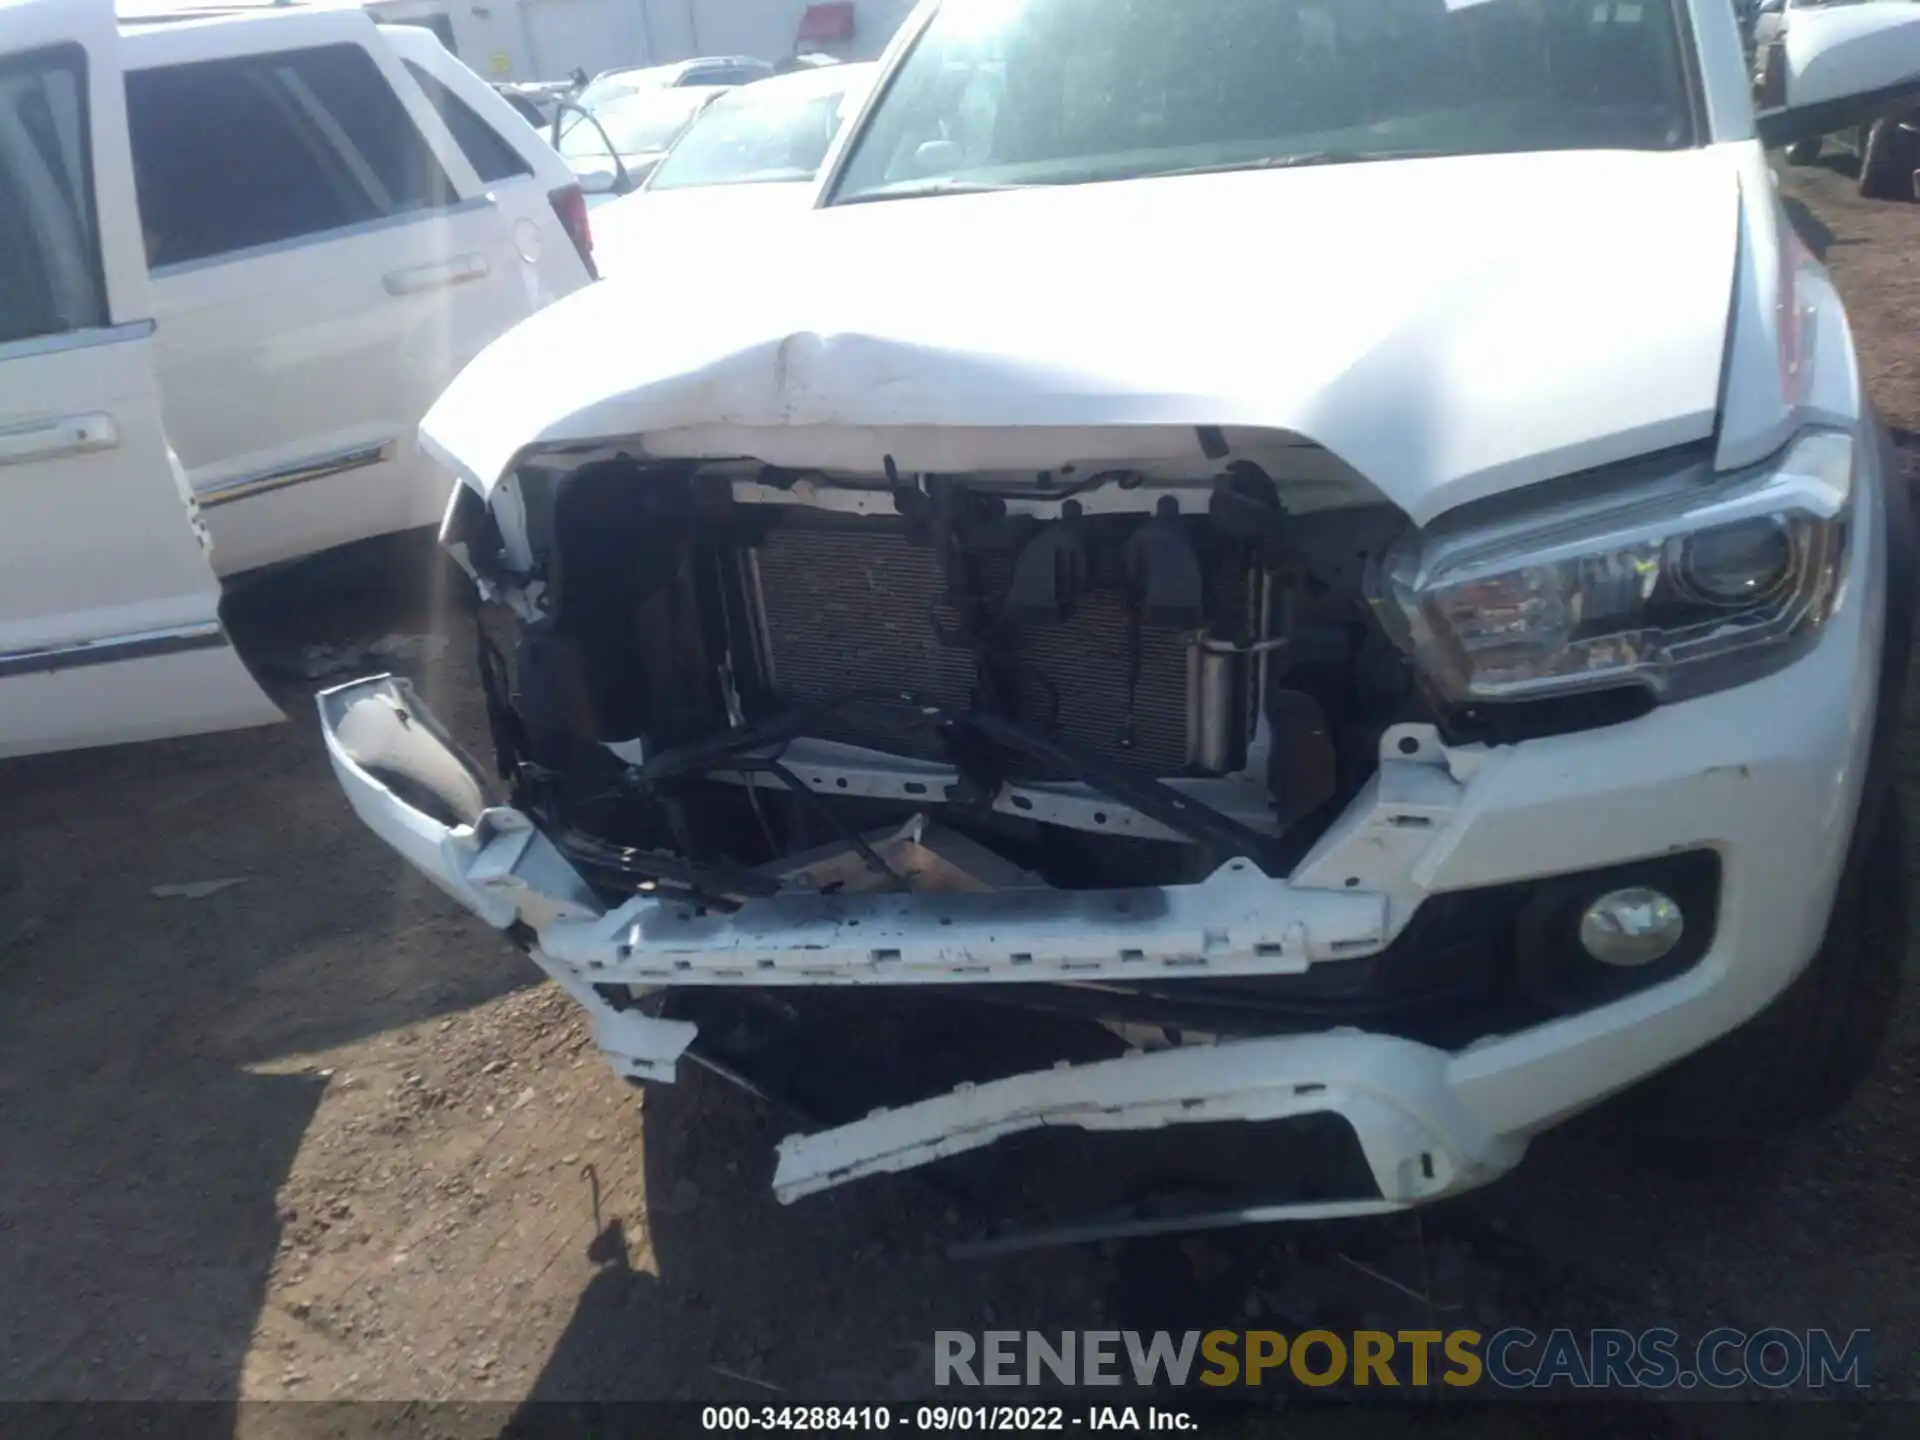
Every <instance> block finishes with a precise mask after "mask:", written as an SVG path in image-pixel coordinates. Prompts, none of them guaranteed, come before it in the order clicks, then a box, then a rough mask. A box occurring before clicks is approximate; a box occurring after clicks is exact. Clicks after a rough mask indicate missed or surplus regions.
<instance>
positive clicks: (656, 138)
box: [553, 85, 727, 206]
mask: <svg viewBox="0 0 1920 1440" xmlns="http://www.w3.org/2000/svg"><path fill="white" fill-rule="evenodd" d="M591 88H592V87H591V86H589V87H588V90H583V91H582V92H581V94H580V98H579V99H577V100H567V101H562V102H561V103H560V105H559V108H558V110H557V112H556V113H555V115H554V119H553V148H554V149H555V150H557V151H558V152H559V153H560V157H561V158H562V159H563V160H565V161H566V163H567V165H568V166H569V167H570V168H571V170H572V172H573V175H574V177H575V180H576V181H577V183H578V184H579V185H580V187H581V188H582V189H583V190H584V191H585V192H586V194H587V197H588V203H589V204H590V205H595V206H598V205H601V204H604V203H605V202H606V201H607V200H610V199H612V198H613V197H614V196H616V195H626V194H629V193H631V192H632V191H633V190H634V189H636V188H637V187H638V186H639V185H641V184H642V183H643V182H644V181H645V180H646V178H647V176H648V175H649V174H650V173H651V172H652V170H653V167H654V166H655V165H657V164H659V163H660V158H661V157H662V156H663V155H665V154H666V153H667V150H668V149H669V148H670V147H671V146H672V145H673V142H674V141H676V140H678V139H679V138H680V136H681V135H682V134H683V133H684V132H685V131H686V129H687V127H688V126H689V125H691V124H692V123H693V121H694V117H695V116H697V115H698V114H699V113H700V112H701V111H702V110H704V109H705V108H706V107H707V106H708V105H711V104H712V103H713V102H714V101H715V100H717V99H718V98H719V97H720V96H722V95H724V94H726V93H727V92H726V91H725V90H724V89H716V88H713V87H711V86H653V85H648V86H641V87H639V88H636V89H620V90H613V91H606V92H602V95H601V97H600V98H599V99H597V100H595V99H592V98H590V97H589V94H588V91H590V90H591Z"/></svg>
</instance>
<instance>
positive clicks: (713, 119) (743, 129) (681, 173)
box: [594, 65, 879, 278]
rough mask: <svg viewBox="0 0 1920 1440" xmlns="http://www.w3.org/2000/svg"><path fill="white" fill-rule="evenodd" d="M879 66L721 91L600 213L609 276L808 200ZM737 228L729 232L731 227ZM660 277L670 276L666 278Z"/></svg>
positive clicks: (745, 232) (746, 233)
mask: <svg viewBox="0 0 1920 1440" xmlns="http://www.w3.org/2000/svg"><path fill="white" fill-rule="evenodd" d="M878 68H879V67H878V66H875V65H833V66H830V67H826V68H820V69H807V70H803V71H798V72H796V73H794V74H790V75H782V76H778V77H776V78H774V79H772V80H761V81H759V82H757V83H756V84H752V85H743V86H741V87H740V88H739V89H737V90H731V91H728V92H727V93H726V94H724V95H722V96H720V97H719V98H717V99H715V100H714V101H713V102H712V103H711V104H709V105H708V106H707V107H706V108H705V109H703V110H702V111H701V112H700V115H699V118H697V119H696V120H695V121H694V122H693V124H692V125H690V126H689V127H688V128H687V130H686V132H685V133H684V134H683V135H681V137H680V138H679V140H677V141H675V142H674V145H673V148H672V149H670V150H668V151H667V154H666V157H665V158H664V159H662V160H661V161H660V163H659V164H658V165H656V166H655V167H654V168H653V172H652V173H651V174H650V175H649V176H648V177H647V179H646V182H645V183H644V184H643V185H642V186H641V187H640V189H639V191H638V193H636V194H633V195H629V196H627V197H626V198H624V199H622V200H619V201H616V202H615V203H613V204H610V205H608V206H606V207H605V208H603V209H601V210H599V211H598V212H597V213H596V214H595V216H594V223H595V226H596V233H597V235H598V237H599V249H598V251H597V254H598V256H599V260H600V264H601V267H602V269H603V270H604V272H605V273H606V274H608V275H619V274H624V273H627V272H629V271H637V272H640V273H642V274H644V273H646V271H647V269H648V267H650V266H659V265H662V264H665V263H667V262H666V261H665V260H664V259H663V256H664V254H665V253H666V252H667V250H668V247H670V246H671V245H673V244H675V243H677V242H680V241H683V240H684V241H691V242H692V243H694V244H696V245H702V244H715V243H725V242H726V241H728V240H731V239H740V240H742V241H745V242H747V245H748V251H749V253H742V255H741V257H740V259H741V263H742V264H744V265H754V264H758V263H762V262H761V261H760V260H758V259H757V258H756V257H755V256H754V255H753V254H752V253H750V251H751V249H753V248H757V247H758V246H759V245H760V244H761V240H762V237H761V235H760V233H759V231H758V230H757V229H756V228H755V227H756V226H757V225H758V224H759V222H760V221H762V220H763V219H765V218H766V217H768V216H769V215H775V214H779V213H781V212H791V211H801V210H804V209H806V207H807V204H808V202H809V200H811V199H812V196H813V182H814V178H815V176H816V175H818V173H819V170H820V165H821V162H822V161H823V160H825V159H826V156H827V151H828V149H829V147H831V145H832V144H833V139H834V136H836V135H837V134H838V133H839V131H840V127H841V126H842V125H843V124H844V123H845V122H846V119H847V117H848V116H849V115H850V114H852V113H853V112H854V111H856V110H858V109H859V108H860V105H861V102H862V101H863V100H864V99H865V98H866V93H867V89H868V87H869V86H871V84H872V83H873V78H874V76H875V74H876V72H877V71H878ZM729 232H731V233H729ZM663 278H664V277H663Z"/></svg>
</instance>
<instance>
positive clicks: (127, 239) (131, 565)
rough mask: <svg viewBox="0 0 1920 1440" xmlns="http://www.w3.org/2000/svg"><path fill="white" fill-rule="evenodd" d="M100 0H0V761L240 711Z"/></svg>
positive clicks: (215, 724) (241, 696)
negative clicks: (170, 426) (175, 445)
mask: <svg viewBox="0 0 1920 1440" xmlns="http://www.w3.org/2000/svg"><path fill="white" fill-rule="evenodd" d="M121 48H122V42H121V37H120V36H119V34H118V33H117V31H116V29H115V25H114V19H113V12H112V9H111V7H110V6H109V5H108V4H107V3H106V0H9V3H6V4H0V481H4V486H5V488H4V494H5V496H6V505H7V511H6V523H5V524H4V525H0V755H22V754H31V753H34V752H36V751H41V750H54V749H63V748H73V747H78V746H86V745H107V744H115V743H118V742H121V741H129V740H146V739H156V738H159V737H162V736H167V735H179V734H186V733H189V732H192V731H197V730H215V729H224V728H231V727H235V726H241V725H253V724H261V723H264V722H267V721H271V720H274V719H277V718H279V712H278V711H277V710H276V709H275V708H274V706H273V704H272V703H271V702H270V701H269V700H268V699H267V697H266V696H265V695H264V694H263V693H262V692H261V691H260V689H259V687H258V686H257V685H256V684H255V683H254V682H253V679H252V677H251V676H249V675H248V673H247V670H246V668H245V667H244V666H243V665H242V664H241V662H240V659H239V657H238V656H237V655H236V654H235V653H234V650H233V647H232V645H231V643H230V642H229V641H228V639H227V635H226V631H225V629H224V627H223V626H222V625H221V623H220V609H219V606H220V593H221V592H220V585H219V583H218V581H217V580H216V579H215V577H214V573H213V567H212V565H211V563H210V562H209V559H208V556H207V552H206V544H205V535H204V532H203V531H202V529H201V528H200V526H199V524H198V522H197V520H196V519H195V517H194V514H193V503H192V499H191V497H190V495H189V493H188V491H187V488H186V478H185V477H184V476H183V475H182V474H181V473H180V470H179V468H178V467H177V466H176V465H175V464H174V462H173V459H172V456H171V455H170V453H169V450H168V444H167V440H168V436H167V431H166V429H165V427H164V426H163V424H162V421H161V404H160V395H159V391H158V388H157V387H156V384H155V380H154V370H155V361H156V355H155V350H156V334H157V331H156V327H155V318H156V315H157V314H158V313H159V312H158V310H157V307H156V304H155V300H154V290H153V287H152V286H151V285H150V283H149V280H148V275H147V262H146V256H145V255H144V254H143V253H142V252H143V246H142V242H141V234H140V215H139V211H138V209H137V207H136V204H135V200H134V185H133V158H132V154H131V151H130V147H129V145H128V139H127V125H126V114H127V111H126V104H127V99H126V91H125V87H124V85H123V83H122V80H121V65H120V57H121Z"/></svg>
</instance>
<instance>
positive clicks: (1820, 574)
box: [1373, 430, 1855, 704]
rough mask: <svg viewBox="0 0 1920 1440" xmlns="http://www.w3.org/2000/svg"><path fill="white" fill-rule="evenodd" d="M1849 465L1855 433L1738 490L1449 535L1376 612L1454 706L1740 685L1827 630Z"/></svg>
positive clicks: (1628, 493)
mask: <svg viewBox="0 0 1920 1440" xmlns="http://www.w3.org/2000/svg"><path fill="white" fill-rule="evenodd" d="M1854 459H1855V444H1854V439H1853V437H1852V436H1851V435H1850V434H1847V433H1844V432H1841V431H1834V430H1819V431H1808V432H1806V433H1804V434H1802V435H1801V436H1799V437H1798V438H1797V439H1796V440H1795V441H1794V442H1793V443H1792V444H1791V445H1789V446H1788V447H1787V448H1786V449H1785V450H1783V451H1782V452H1781V453H1780V454H1779V455H1777V456H1775V457H1774V458H1773V459H1772V460H1770V461H1768V462H1767V463H1766V464H1764V465H1762V466H1759V467H1757V468H1756V469H1754V470H1751V471H1745V472H1741V473H1739V474H1735V475H1731V476H1727V475H1713V474H1710V473H1707V472H1706V471H1705V470H1704V469H1696V470H1694V471H1691V472H1688V473H1685V474H1681V475H1677V476H1668V477H1665V478H1663V479H1659V480H1656V481H1654V482H1651V483H1637V484H1632V485H1630V486H1628V487H1627V488H1626V489H1624V490H1621V489H1617V488H1612V487H1608V488H1607V489H1605V490H1603V491H1602V492H1601V493H1595V494H1591V495H1580V496H1575V497H1573V498H1571V499H1569V500H1568V501H1567V503H1565V504H1562V505H1560V506H1558V507H1557V508H1555V509H1553V510H1551V511H1535V512H1533V513H1531V514H1528V515H1525V516H1514V517H1506V518H1502V519H1499V520H1496V521H1492V522H1485V523H1476V524H1471V525H1461V524H1455V525H1452V526H1449V525H1447V524H1446V523H1445V521H1444V519H1443V521H1442V522H1441V523H1440V524H1437V525H1436V526H1434V527H1433V528H1432V529H1430V530H1428V531H1424V532H1413V533H1410V534H1409V535H1408V536H1406V537H1405V538H1404V539H1403V540H1402V541H1401V542H1400V543H1398V544H1396V545H1395V546H1394V547H1393V548H1391V549H1390V550H1389V551H1388V552H1387V554H1386V555H1385V556H1383V557H1382V559H1381V562H1380V565H1379V569H1378V571H1377V573H1376V575H1375V577H1374V585H1373V590H1374V603H1375V607H1376V610H1377V613H1379V615H1380V618H1381V621H1382V623H1383V624H1384V625H1385V626H1386V628H1387V630H1388V631H1389V633H1391V634H1392V635H1393V637H1394V639H1395V640H1396V641H1397V642H1398V643H1399V644H1400V646H1401V648H1402V649H1404V650H1405V651H1407V653H1408V654H1410V655H1411V656H1413V657H1414V659H1415V660H1416V661H1417V662H1418V663H1419V665H1420V667H1421V668H1422V670H1423V671H1424V672H1425V673H1426V675H1427V677H1428V678H1429V680H1430V681H1431V682H1432V683H1433V685H1434V686H1435V687H1436V688H1437V689H1438V690H1439V692H1440V693H1441V694H1442V695H1443V696H1444V697H1445V698H1446V699H1448V700H1450V701H1452V702H1455V703H1462V704H1466V703H1474V702H1484V701H1503V700H1526V699H1534V698H1537V697H1541V696H1547V695H1557V694H1564V693H1567V692H1570V691H1577V690H1595V689H1603V688H1612V687H1617V686H1622V685H1643V686H1646V687H1647V688H1649V689H1650V690H1652V691H1653V692H1654V693H1655V695H1656V696H1657V697H1659V698H1661V699H1679V698H1684V697H1685V696H1687V695H1693V694H1699V693H1701V692H1703V691H1707V690H1714V689H1719V688H1722V687H1724V686H1726V685H1731V684H1737V683H1741V682H1743V681H1746V680H1750V679H1753V678H1754V677H1756V676H1758V675H1760V674H1764V673H1766V672H1767V671H1769V670H1773V669H1777V668H1779V667H1780V666H1782V665H1784V664H1786V663H1788V662H1789V661H1791V660H1792V659H1794V658H1795V657H1796V656H1798V655H1799V654H1801V653H1802V652H1803V651H1804V650H1805V649H1806V648H1807V647H1808V646H1809V645H1811V644H1812V643H1813V641H1814V639H1815V638H1816V637H1817V636H1818V634H1819V631H1820V627H1821V626H1822V625H1823V624H1824V623H1825V622H1826V620H1827V617H1828V616H1829V615H1831V614H1832V612H1833V607H1834V604H1835V602H1836V600H1837V598H1838V596H1839V594H1840V588H1841V582H1842V580H1843V579H1844V577H1845V573H1846V561H1847V538H1848V536H1847V531H1848V520H1849V516H1850V514H1851V507H1852V498H1853V485H1854V474H1853V472H1854ZM1604 483H1605V481H1604V477H1596V486H1600V485H1604Z"/></svg>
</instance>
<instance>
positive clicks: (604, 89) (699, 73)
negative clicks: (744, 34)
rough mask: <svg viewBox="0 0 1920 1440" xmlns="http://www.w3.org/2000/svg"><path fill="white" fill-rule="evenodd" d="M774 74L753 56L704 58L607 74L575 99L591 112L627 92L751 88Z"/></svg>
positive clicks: (583, 90)
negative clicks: (660, 89)
mask: <svg viewBox="0 0 1920 1440" xmlns="http://www.w3.org/2000/svg"><path fill="white" fill-rule="evenodd" d="M773 73H774V66H773V65H772V64H771V63H769V62H768V61H765V60H761V59H757V58H756V57H754V56H752V55H703V56H699V57H697V58H695V59H692V60H677V61H675V62H674V63H673V64H671V65H639V66H633V67H630V68H627V69H622V70H603V71H601V72H600V73H599V74H598V75H596V76H594V77H593V79H592V80H591V81H589V82H588V83H587V85H586V86H585V87H584V88H583V89H582V90H581V93H580V94H579V95H578V96H576V97H575V98H576V99H578V100H579V101H580V102H581V103H582V104H583V105H586V106H587V107H588V108H589V109H591V108H593V107H594V106H596V105H597V104H598V103H600V102H601V101H603V100H605V99H607V98H609V97H611V96H613V95H617V94H619V93H621V92H622V91H625V90H641V89H648V88H672V87H674V86H679V85H695V86H712V85H719V86H727V85H751V84H752V83H753V82H754V81H756V80H765V79H766V78H767V77H768V76H770V75H772V74H773Z"/></svg>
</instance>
